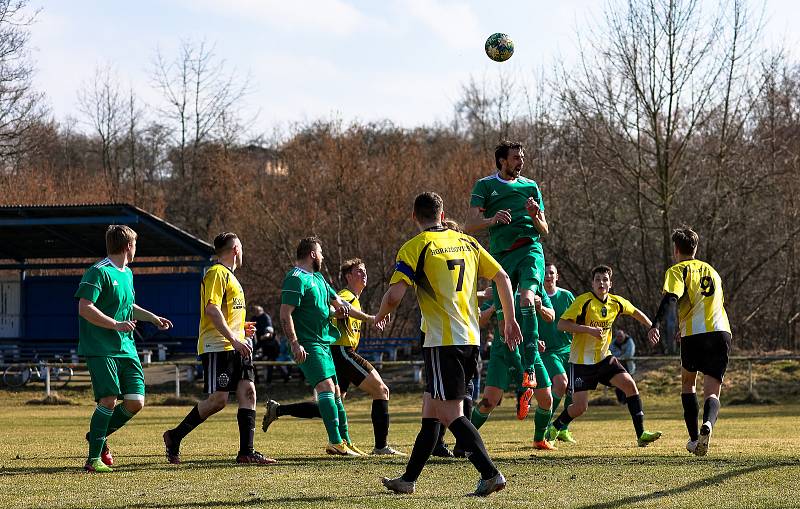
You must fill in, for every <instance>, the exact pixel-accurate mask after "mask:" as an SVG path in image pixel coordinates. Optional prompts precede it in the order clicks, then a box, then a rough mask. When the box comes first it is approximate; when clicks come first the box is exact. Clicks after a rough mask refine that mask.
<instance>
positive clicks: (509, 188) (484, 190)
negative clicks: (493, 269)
mask: <svg viewBox="0 0 800 509" xmlns="http://www.w3.org/2000/svg"><path fill="white" fill-rule="evenodd" d="M530 197H533V198H534V199H535V200H536V203H538V204H539V208H540V209H541V210H544V201H542V193H541V191H540V190H539V185H538V184H537V183H536V182H534V181H533V180H531V179H529V178H525V177H523V176H519V177H517V178H516V180H513V181H507V180H503V179H501V178H500V175H499V174H497V173H496V174H494V175H490V176H488V177H484V178H482V179H480V180H479V181H478V182H476V183H475V187H473V188H472V197H471V198H470V202H469V206H470V207H478V208H480V209H481V211H482V212H483V216H484V217H486V218H489V217H493V216H494V215H495V214H496V213H497V212H498V211H500V210H508V209H510V210H511V223H509V224H495V225H492V226H490V227H489V252H490V253H491V254H493V255H495V254H499V253H502V252H504V251H510V250H512V249H515V248H517V247H520V246H523V245H529V244H533V245H534V246H535V247H537V248H538V249H539V250H540V251H541V244H540V241H539V237H540V235H539V230H537V229H536V226H535V225H534V224H533V219H532V218H531V216H530V215H529V214H528V210H527V209H526V208H525V203H526V202H527V201H528V198H530Z"/></svg>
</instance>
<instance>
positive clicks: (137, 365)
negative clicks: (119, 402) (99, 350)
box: [86, 357, 144, 401]
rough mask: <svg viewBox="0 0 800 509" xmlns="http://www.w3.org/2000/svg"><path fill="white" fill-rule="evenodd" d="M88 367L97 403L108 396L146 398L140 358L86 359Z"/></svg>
mask: <svg viewBox="0 0 800 509" xmlns="http://www.w3.org/2000/svg"><path fill="white" fill-rule="evenodd" d="M86 366H87V367H88V368H89V376H91V378H92V390H93V391H94V400H95V401H100V398H105V397H108V396H116V397H117V398H118V399H140V398H144V371H143V370H142V363H141V362H139V358H138V357H137V358H135V359H134V358H133V357H86Z"/></svg>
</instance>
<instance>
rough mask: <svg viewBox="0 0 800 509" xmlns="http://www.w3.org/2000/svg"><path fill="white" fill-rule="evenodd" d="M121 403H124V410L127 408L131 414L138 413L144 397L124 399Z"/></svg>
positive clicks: (142, 405) (142, 406)
mask: <svg viewBox="0 0 800 509" xmlns="http://www.w3.org/2000/svg"><path fill="white" fill-rule="evenodd" d="M122 404H123V405H125V410H127V411H128V412H130V413H132V414H135V413H138V412H139V411H140V410H141V409H142V408H144V398H142V399H126V400H125V401H124V402H123V403H122Z"/></svg>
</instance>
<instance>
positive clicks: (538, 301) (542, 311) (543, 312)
mask: <svg viewBox="0 0 800 509" xmlns="http://www.w3.org/2000/svg"><path fill="white" fill-rule="evenodd" d="M533 305H534V307H535V308H536V312H537V313H539V316H541V317H542V320H544V321H545V322H547V323H552V322H553V320H555V319H556V310H555V309H553V308H548V307H545V306H544V305H543V304H542V298H541V297H539V296H538V295H534V296H533Z"/></svg>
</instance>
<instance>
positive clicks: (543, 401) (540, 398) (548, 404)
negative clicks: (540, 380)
mask: <svg viewBox="0 0 800 509" xmlns="http://www.w3.org/2000/svg"><path fill="white" fill-rule="evenodd" d="M534 395H535V396H536V403H537V404H538V405H539V407H540V408H544V409H545V410H547V409H548V408H552V406H553V396H552V394H550V391H541V392H538V391H534Z"/></svg>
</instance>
